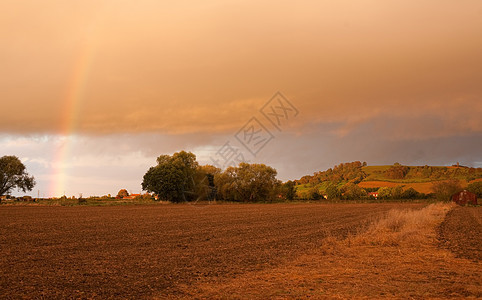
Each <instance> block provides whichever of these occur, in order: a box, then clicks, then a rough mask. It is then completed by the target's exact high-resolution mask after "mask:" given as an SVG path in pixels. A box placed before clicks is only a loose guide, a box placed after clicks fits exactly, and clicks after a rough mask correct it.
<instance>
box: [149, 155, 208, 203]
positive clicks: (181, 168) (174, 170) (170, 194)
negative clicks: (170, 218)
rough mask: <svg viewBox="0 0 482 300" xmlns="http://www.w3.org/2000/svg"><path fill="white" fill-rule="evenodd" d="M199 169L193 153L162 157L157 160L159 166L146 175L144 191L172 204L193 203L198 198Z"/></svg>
mask: <svg viewBox="0 0 482 300" xmlns="http://www.w3.org/2000/svg"><path fill="white" fill-rule="evenodd" d="M197 167H198V163H197V161H196V155H194V154H193V153H191V152H186V151H181V152H177V153H174V154H173V155H172V156H170V155H161V156H159V157H158V158H157V166H154V167H151V168H150V169H149V170H148V171H147V172H146V174H145V175H144V178H143V181H142V189H143V190H145V191H148V192H152V193H155V194H157V195H158V196H159V198H160V199H165V200H168V201H172V202H181V201H192V200H194V199H196V197H197V196H196V191H195V186H196V184H195V177H196V171H197Z"/></svg>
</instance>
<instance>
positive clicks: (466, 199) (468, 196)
mask: <svg viewBox="0 0 482 300" xmlns="http://www.w3.org/2000/svg"><path fill="white" fill-rule="evenodd" d="M452 201H454V202H455V203H457V204H458V205H467V204H472V205H477V195H476V194H474V193H471V192H469V191H466V190H463V191H461V192H458V193H455V194H453V195H452Z"/></svg>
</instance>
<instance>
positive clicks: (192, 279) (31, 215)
mask: <svg viewBox="0 0 482 300" xmlns="http://www.w3.org/2000/svg"><path fill="white" fill-rule="evenodd" d="M422 206H423V205H422V204H343V205H340V204H338V205H335V204H334V205H322V204H296V205H294V204H275V205H254V204H252V205H209V206H206V207H203V208H198V207H194V206H190V205H165V206H131V207H125V206H124V207H15V206H12V207H0V254H1V255H0V298H2V299H18V298H49V299H50V298H102V299H106V298H152V297H163V296H162V295H164V296H166V295H167V296H171V297H183V296H189V293H188V292H186V291H188V290H189V289H190V288H189V287H191V286H192V287H194V286H196V285H197V284H199V283H202V282H209V283H210V284H212V286H213V287H215V286H216V285H217V284H218V283H219V282H223V281H226V280H232V279H235V278H242V277H243V276H246V275H247V274H252V273H253V272H270V271H271V270H274V269H275V268H278V267H281V266H284V265H288V264H289V263H291V262H293V261H296V260H297V259H298V258H299V257H301V256H302V255H303V254H305V253H309V252H310V251H312V250H314V249H319V248H320V247H321V246H322V244H323V243H324V239H325V238H326V237H328V236H329V237H336V238H340V239H341V238H344V237H346V236H347V235H348V234H356V233H357V232H359V231H360V230H362V229H363V228H366V227H367V225H368V224H369V223H370V222H371V221H373V220H374V219H376V218H379V217H380V216H382V215H384V214H385V213H386V212H387V211H389V210H390V209H393V208H397V207H398V208H401V207H403V208H420V207H422ZM229 295H230V294H229V291H228V294H225V295H224V297H229ZM218 296H219V295H218Z"/></svg>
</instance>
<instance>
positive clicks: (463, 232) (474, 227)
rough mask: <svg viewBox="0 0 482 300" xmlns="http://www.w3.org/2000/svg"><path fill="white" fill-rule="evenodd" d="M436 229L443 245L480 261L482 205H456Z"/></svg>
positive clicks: (481, 256)
mask: <svg viewBox="0 0 482 300" xmlns="http://www.w3.org/2000/svg"><path fill="white" fill-rule="evenodd" d="M438 231H439V232H438V233H439V239H440V240H441V241H442V244H443V246H445V247H447V248H448V249H450V250H451V251H452V252H454V253H455V254H456V255H457V256H459V257H463V258H468V259H471V260H474V261H482V207H460V206H459V207H456V208H455V209H453V210H452V211H450V212H449V213H448V214H447V216H446V218H445V220H444V221H443V223H442V224H441V225H440V227H439V229H438Z"/></svg>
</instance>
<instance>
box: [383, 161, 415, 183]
mask: <svg viewBox="0 0 482 300" xmlns="http://www.w3.org/2000/svg"><path fill="white" fill-rule="evenodd" d="M409 171H410V167H407V166H402V165H401V164H399V163H395V164H394V165H393V166H391V167H390V168H389V169H388V170H386V171H385V176H386V177H387V178H390V179H404V178H405V176H407V174H408V172H409Z"/></svg>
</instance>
